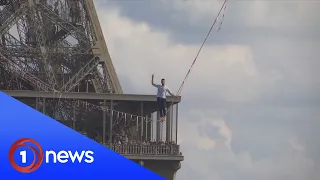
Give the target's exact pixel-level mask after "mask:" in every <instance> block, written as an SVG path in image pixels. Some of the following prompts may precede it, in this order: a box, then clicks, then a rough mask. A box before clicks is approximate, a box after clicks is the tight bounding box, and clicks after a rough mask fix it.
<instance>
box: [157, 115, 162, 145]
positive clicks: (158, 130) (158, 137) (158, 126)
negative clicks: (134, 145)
mask: <svg viewBox="0 0 320 180" xmlns="http://www.w3.org/2000/svg"><path fill="white" fill-rule="evenodd" d="M156 123H157V125H156V140H157V142H159V141H160V131H161V127H160V125H161V124H160V114H159V112H157V122H156Z"/></svg>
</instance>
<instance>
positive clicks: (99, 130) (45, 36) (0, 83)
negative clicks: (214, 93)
mask: <svg viewBox="0 0 320 180" xmlns="http://www.w3.org/2000/svg"><path fill="white" fill-rule="evenodd" d="M0 38H1V39H0V46H1V47H0V90H2V91H4V92H5V93H7V94H8V95H11V96H13V97H15V98H17V99H18V100H20V101H22V102H24V103H25V104H27V105H29V106H31V107H33V108H35V109H37V110H39V111H41V112H42V113H44V114H46V115H48V116H50V117H52V118H54V119H56V120H58V121H59V122H61V123H63V124H65V125H67V126H69V127H72V128H73V129H75V130H77V131H78V132H82V133H85V134H86V135H87V136H88V137H89V138H92V139H94V140H96V141H98V142H100V143H102V144H105V145H107V146H109V148H111V149H113V150H114V151H117V152H118V153H120V154H123V155H125V156H127V157H128V158H129V159H131V160H133V161H135V162H137V163H139V164H141V165H143V164H144V166H146V167H147V168H149V169H151V170H153V171H155V172H157V173H158V174H161V175H163V176H164V177H166V178H167V179H174V177H175V172H176V171H177V170H178V169H179V168H180V161H182V160H183V156H182V155H181V153H180V150H179V146H178V145H177V144H176V142H177V135H176V136H175V138H173V135H174V134H177V126H178V124H177V123H178V120H177V119H178V118H177V117H178V114H177V112H178V103H179V102H180V99H179V100H177V99H173V100H172V102H173V101H176V102H175V105H176V110H173V107H172V110H171V112H172V114H170V115H168V120H167V123H166V125H165V126H166V127H165V129H166V131H165V135H163V130H162V127H163V126H162V124H160V122H159V121H158V120H157V118H159V117H154V116H153V115H154V114H155V112H156V111H157V107H156V102H155V98H154V97H153V96H148V95H140V96H133V95H125V94H123V92H122V89H121V86H120V82H119V79H118V77H117V74H116V72H115V69H114V66H113V64H112V61H111V58H110V55H109V53H108V49H107V45H106V42H105V40H104V37H103V33H102V30H101V27H100V23H99V20H98V17H97V13H96V10H95V7H94V3H93V0H0ZM57 93H58V94H66V96H68V97H65V98H61V97H57V95H56V94H57ZM112 95H113V96H112ZM70 96H72V97H70ZM107 101H108V102H107ZM88 104H91V105H88ZM107 109H109V110H110V109H112V110H111V111H109V110H107ZM115 110H117V111H115ZM174 111H175V114H176V122H175V125H174V117H173V116H174V115H173V112H174ZM115 112H117V114H116V113H115ZM130 113H131V114H130ZM132 114H137V116H136V117H135V118H133V117H134V116H133V115H132ZM138 116H139V117H138ZM152 116H153V117H152ZM147 118H148V119H150V118H151V119H152V121H149V120H148V119H147ZM139 120H140V121H139ZM154 120H155V121H154ZM107 122H109V123H107ZM173 127H175V129H176V130H174V129H173ZM174 131H175V133H174ZM119 134H125V136H126V138H127V139H134V141H139V142H140V145H136V144H129V145H128V144H123V145H121V147H120V145H118V144H114V142H113V141H114V140H115V139H117V137H116V136H118V135H119ZM154 136H155V138H154ZM163 138H164V139H166V140H165V141H166V142H169V143H168V144H165V145H163V144H162V145H159V142H161V140H162V139H163ZM151 139H156V142H157V144H156V145H155V144H152V145H150V143H149V144H148V143H147V144H143V143H142V142H146V141H150V140H151ZM174 139H175V140H174ZM174 141H175V144H174Z"/></svg>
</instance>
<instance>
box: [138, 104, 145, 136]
mask: <svg viewBox="0 0 320 180" xmlns="http://www.w3.org/2000/svg"><path fill="white" fill-rule="evenodd" d="M140 116H141V122H140V127H138V128H139V129H140V141H143V127H144V124H143V123H144V116H143V102H141V104H140Z"/></svg>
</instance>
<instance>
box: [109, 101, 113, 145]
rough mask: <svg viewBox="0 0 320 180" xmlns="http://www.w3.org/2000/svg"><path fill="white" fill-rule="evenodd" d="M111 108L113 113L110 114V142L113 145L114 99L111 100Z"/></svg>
mask: <svg viewBox="0 0 320 180" xmlns="http://www.w3.org/2000/svg"><path fill="white" fill-rule="evenodd" d="M110 109H111V114H110V128H109V144H110V147H111V145H112V129H113V100H111V103H110Z"/></svg>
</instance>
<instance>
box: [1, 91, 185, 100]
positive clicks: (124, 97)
mask: <svg viewBox="0 0 320 180" xmlns="http://www.w3.org/2000/svg"><path fill="white" fill-rule="evenodd" d="M2 92H4V93H5V94H7V95H9V96H12V97H34V98H36V97H42V98H70V99H83V100H84V99H92V100H114V101H144V102H148V101H149V102H156V101H157V99H156V97H155V96H154V95H140V94H107V93H82V92H62V93H54V92H44V91H24V90H21V91H20V90H12V91H11V90H4V91H2ZM167 101H168V103H169V102H170V103H172V101H173V103H180V102H181V97H180V96H178V97H176V98H175V97H172V96H168V97H167Z"/></svg>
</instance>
